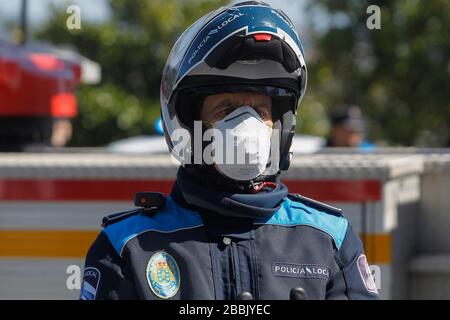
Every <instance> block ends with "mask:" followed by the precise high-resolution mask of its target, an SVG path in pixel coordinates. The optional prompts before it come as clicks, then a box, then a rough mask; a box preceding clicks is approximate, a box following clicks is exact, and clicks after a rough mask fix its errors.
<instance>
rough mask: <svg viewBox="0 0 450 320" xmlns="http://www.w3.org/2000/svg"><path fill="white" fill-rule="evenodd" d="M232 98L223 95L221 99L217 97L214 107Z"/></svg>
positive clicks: (229, 101) (228, 101)
mask: <svg viewBox="0 0 450 320" xmlns="http://www.w3.org/2000/svg"><path fill="white" fill-rule="evenodd" d="M231 102H232V99H231V98H230V97H223V98H222V99H219V100H218V101H217V102H216V103H215V107H219V106H220V105H221V104H224V103H231Z"/></svg>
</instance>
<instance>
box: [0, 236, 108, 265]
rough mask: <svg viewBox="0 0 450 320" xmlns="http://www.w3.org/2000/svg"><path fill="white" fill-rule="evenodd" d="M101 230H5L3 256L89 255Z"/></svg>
mask: <svg viewBox="0 0 450 320" xmlns="http://www.w3.org/2000/svg"><path fill="white" fill-rule="evenodd" d="M98 233H99V232H98V231H80V230H1V231H0V257H39V258H47V257H48V258H69V257H74V258H75V257H76V258H80V257H85V256H86V253H87V251H88V249H89V247H90V245H91V244H92V243H93V241H94V240H95V238H96V237H97V235H98Z"/></svg>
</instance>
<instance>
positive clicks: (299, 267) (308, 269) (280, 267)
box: [272, 262, 330, 280]
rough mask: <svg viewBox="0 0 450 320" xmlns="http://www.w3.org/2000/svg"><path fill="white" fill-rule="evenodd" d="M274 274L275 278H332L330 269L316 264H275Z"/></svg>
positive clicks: (273, 266) (273, 267) (273, 265)
mask: <svg viewBox="0 0 450 320" xmlns="http://www.w3.org/2000/svg"><path fill="white" fill-rule="evenodd" d="M272 273H273V274H274V275H275V276H280V277H294V278H315V279H324V280H328V278H329V277H330V270H329V268H327V267H324V266H320V265H315V264H293V263H278V262H275V263H273V264H272Z"/></svg>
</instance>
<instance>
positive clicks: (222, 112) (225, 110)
mask: <svg viewBox="0 0 450 320" xmlns="http://www.w3.org/2000/svg"><path fill="white" fill-rule="evenodd" d="M233 109H234V108H233V107H232V106H227V107H222V108H221V109H220V111H219V114H220V115H222V116H227V115H229V114H230V113H231V112H233Z"/></svg>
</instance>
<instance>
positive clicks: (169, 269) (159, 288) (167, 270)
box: [146, 251, 181, 299]
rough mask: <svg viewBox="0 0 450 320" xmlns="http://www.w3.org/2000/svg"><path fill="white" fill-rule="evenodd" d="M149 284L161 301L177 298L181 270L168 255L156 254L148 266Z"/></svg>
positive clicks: (163, 253)
mask: <svg viewBox="0 0 450 320" xmlns="http://www.w3.org/2000/svg"><path fill="white" fill-rule="evenodd" d="M146 274H147V282H148V285H149V286H150V289H152V291H153V293H154V294H155V295H156V296H157V297H159V298H161V299H169V298H172V297H173V296H175V295H176V294H177V292H178V290H179V289H180V281H181V279H180V268H179V267H178V264H177V262H176V261H175V259H174V258H173V257H172V256H171V255H170V254H168V253H166V252H163V251H159V252H156V253H154V254H153V255H152V256H151V257H150V259H149V261H148V264H147V270H146Z"/></svg>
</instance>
